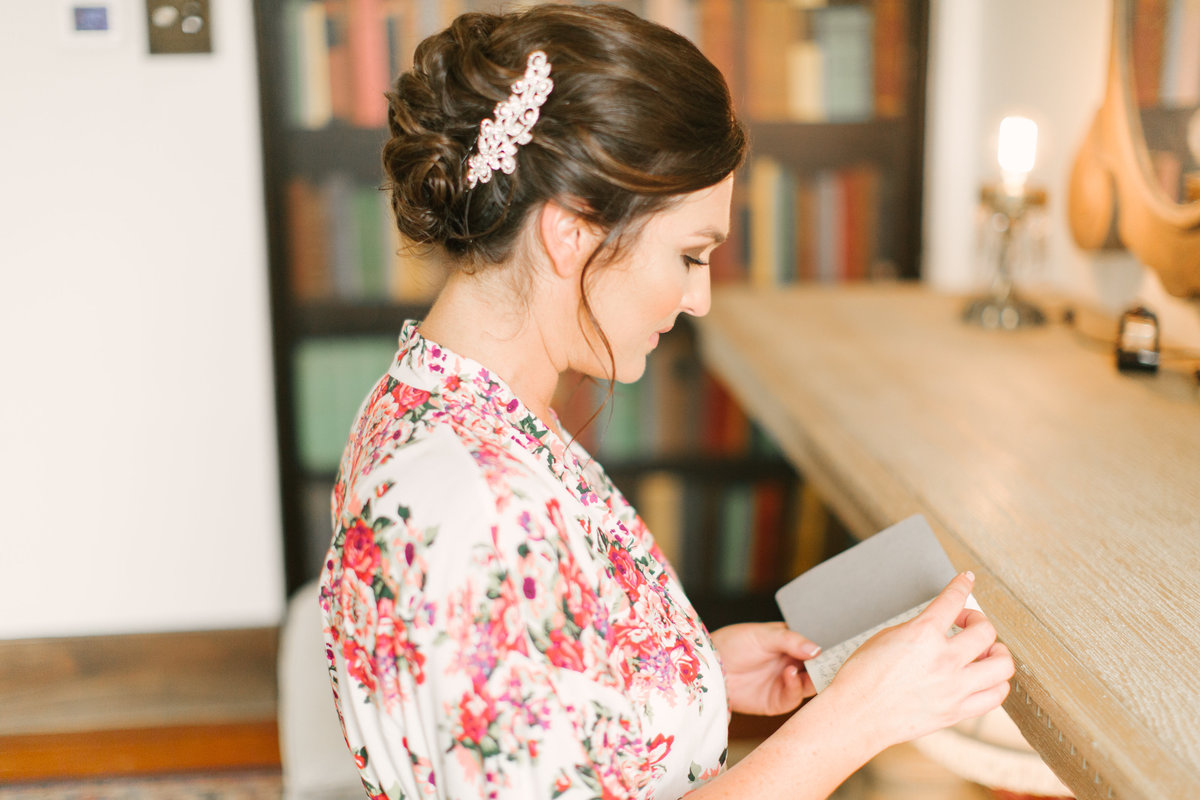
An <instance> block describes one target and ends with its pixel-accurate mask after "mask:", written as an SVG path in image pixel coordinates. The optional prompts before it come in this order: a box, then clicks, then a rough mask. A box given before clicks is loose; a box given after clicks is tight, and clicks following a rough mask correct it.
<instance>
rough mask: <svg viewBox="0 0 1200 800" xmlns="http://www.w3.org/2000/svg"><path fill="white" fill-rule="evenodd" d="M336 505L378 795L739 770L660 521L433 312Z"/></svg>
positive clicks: (345, 722)
mask: <svg viewBox="0 0 1200 800" xmlns="http://www.w3.org/2000/svg"><path fill="white" fill-rule="evenodd" d="M333 516H334V537H333V544H332V547H331V549H330V551H329V556H328V559H327V562H326V565H325V569H324V573H323V575H322V581H321V606H322V611H323V614H324V619H325V638H326V650H327V656H328V658H329V673H330V679H331V681H332V683H333V690H334V699H335V701H336V703H337V707H338V713H339V715H340V717H341V720H342V726H343V730H344V732H345V735H346V740H347V743H348V745H349V747H350V750H351V752H352V754H353V757H354V759H355V760H356V762H357V764H358V767H359V770H360V773H361V775H362V779H363V782H364V785H365V786H366V789H367V792H368V794H370V795H371V796H375V797H388V798H390V799H391V800H399V798H412V799H413V800H416V798H426V797H446V798H476V797H478V798H483V797H489V798H521V799H522V800H535V799H537V798H547V799H549V798H560V797H561V798H674V797H679V796H680V795H683V794H684V793H686V792H687V791H688V790H689V789H691V788H694V787H696V786H698V785H700V784H701V783H703V782H704V781H706V780H707V779H709V778H711V777H712V776H714V775H715V774H717V773H718V772H719V771H720V770H721V769H722V768H723V766H724V762H725V750H726V739H727V723H728V704H727V701H726V697H725V686H724V677H723V674H722V671H721V666H720V663H719V661H718V659H717V655H716V651H715V650H714V648H713V645H712V641H711V640H710V639H709V636H708V632H707V631H706V630H705V628H704V626H703V625H702V624H701V623H700V621H699V619H698V618H697V617H696V613H695V611H694V610H693V608H692V606H691V604H690V603H689V602H688V600H687V598H686V597H685V596H684V593H683V590H682V588H681V587H680V585H679V582H678V580H677V579H676V576H675V574H674V572H673V571H672V570H671V568H670V567H669V566H668V565H667V564H666V562H665V560H664V558H663V556H662V553H661V552H660V551H659V549H658V547H657V546H656V545H655V544H654V541H653V539H652V538H651V536H650V534H649V532H648V531H647V530H646V527H645V525H644V524H643V523H642V520H641V519H640V518H639V517H638V516H637V514H636V513H635V512H634V510H633V509H632V507H630V505H629V504H628V503H627V502H626V500H625V498H624V497H623V496H622V495H621V494H620V492H619V491H618V490H617V489H615V488H614V487H613V485H612V483H611V482H610V481H609V480H608V478H607V477H606V476H605V474H604V472H603V470H602V469H601V468H600V466H599V465H598V464H596V463H595V461H593V460H592V459H591V458H590V457H589V456H588V455H587V454H586V453H585V452H583V450H582V449H581V448H580V447H579V446H578V445H577V444H571V445H570V446H568V445H567V444H566V443H565V442H564V440H563V438H562V437H561V436H560V435H559V434H558V433H557V432H555V431H551V430H546V429H545V427H544V426H543V425H542V424H541V422H540V421H539V420H538V418H537V417H536V416H534V415H533V414H532V413H531V412H530V411H529V410H528V409H527V408H525V407H524V406H523V405H522V404H521V402H520V401H519V400H518V399H517V398H516V397H515V396H514V395H513V394H512V392H511V391H510V390H509V388H508V387H507V386H506V385H505V384H504V383H503V382H502V381H501V380H500V379H499V378H498V377H497V376H495V375H494V374H492V373H490V372H489V371H488V370H487V369H485V368H484V367H482V366H480V365H479V364H478V363H476V362H473V361H471V360H469V359H466V358H463V357H461V356H458V355H456V354H454V353H451V352H449V351H447V350H445V349H444V348H442V347H440V346H438V345H437V344H435V343H433V342H431V341H429V340H427V339H424V338H423V337H422V336H421V335H420V334H419V333H418V331H417V325H416V323H415V322H409V323H407V324H406V325H405V326H404V329H403V332H402V334H401V338H400V349H399V352H398V353H397V355H396V357H395V359H394V361H393V363H392V365H391V368H390V369H389V371H388V374H387V375H386V376H384V378H382V379H381V380H380V382H379V383H378V384H377V385H376V386H375V388H374V390H373V391H372V392H371V393H370V395H369V396H368V397H367V399H366V401H365V402H364V404H363V407H362V409H361V410H360V412H359V415H358V418H357V420H356V421H355V423H354V426H353V429H352V431H351V435H350V441H349V444H348V445H347V448H346V451H345V454H344V456H343V458H342V463H341V467H340V469H339V474H338V479H337V483H336V486H335V488H334V496H333Z"/></svg>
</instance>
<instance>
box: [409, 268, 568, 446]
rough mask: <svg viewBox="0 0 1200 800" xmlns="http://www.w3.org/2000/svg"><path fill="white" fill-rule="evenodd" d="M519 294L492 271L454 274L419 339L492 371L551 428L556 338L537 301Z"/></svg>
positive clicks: (423, 324) (436, 302)
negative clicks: (542, 319)
mask: <svg viewBox="0 0 1200 800" xmlns="http://www.w3.org/2000/svg"><path fill="white" fill-rule="evenodd" d="M532 293H534V294H535V293H536V288H535V289H534V290H533V291H532ZM515 295H516V292H515V291H514V290H513V288H512V287H511V286H509V285H507V283H506V282H505V281H504V280H503V279H502V278H501V277H499V276H496V275H494V274H493V273H492V271H490V270H487V269H485V270H483V274H478V273H477V274H474V275H469V274H466V273H461V272H455V273H453V274H452V275H451V276H450V278H449V279H448V280H447V281H446V285H445V287H443V289H442V291H441V292H440V293H439V294H438V297H437V300H436V301H434V304H433V306H432V308H430V310H429V313H428V314H427V315H426V317H425V320H424V321H423V322H422V323H421V328H420V329H421V335H422V336H425V337H426V338H427V339H429V340H430V341H433V342H437V343H438V344H440V345H442V346H444V347H446V348H448V349H450V350H452V351H453V352H455V353H458V354H459V355H462V356H466V357H467V358H470V359H472V360H473V361H477V362H479V363H480V364H482V365H483V366H485V367H487V368H488V369H489V370H491V371H492V372H494V373H495V374H496V375H497V376H499V377H500V378H501V379H503V380H504V382H505V383H507V384H508V386H509V388H511V389H512V391H513V393H514V394H515V395H516V396H517V398H518V399H519V400H520V401H521V402H522V403H524V404H525V405H526V406H527V407H528V408H529V409H530V410H531V411H533V413H534V414H536V415H537V416H538V418H539V419H540V420H541V421H542V423H543V424H544V425H546V426H547V427H549V426H550V425H551V420H552V415H551V413H550V403H551V400H552V399H553V397H554V390H555V388H556V387H557V385H558V377H559V374H560V372H561V370H560V368H559V367H558V366H557V364H556V356H555V352H554V343H555V341H556V337H555V335H554V331H552V330H545V327H546V325H545V324H544V323H543V322H542V321H540V320H539V319H538V315H537V314H535V313H533V309H534V308H536V307H537V302H536V299H535V298H534V297H532V296H531V297H529V298H528V300H527V301H525V300H521V299H518V298H516V296H515Z"/></svg>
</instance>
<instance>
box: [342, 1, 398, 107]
mask: <svg viewBox="0 0 1200 800" xmlns="http://www.w3.org/2000/svg"><path fill="white" fill-rule="evenodd" d="M347 18H348V19H347V27H346V41H347V44H348V46H349V48H350V74H351V92H352V94H351V97H352V102H351V109H350V121H351V122H352V123H353V124H355V125H357V126H359V127H362V128H382V127H383V126H384V124H386V122H387V100H386V99H385V98H384V94H385V93H386V92H387V89H388V83H389V81H390V74H389V70H390V69H391V63H390V62H391V59H390V58H389V56H388V40H387V22H386V19H385V16H384V7H383V3H382V0H350V7H349V9H348V13H347Z"/></svg>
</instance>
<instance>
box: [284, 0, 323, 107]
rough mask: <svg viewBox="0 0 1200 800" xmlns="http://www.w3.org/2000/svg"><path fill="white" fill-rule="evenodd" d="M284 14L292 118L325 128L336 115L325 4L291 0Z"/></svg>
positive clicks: (309, 0) (310, 0)
mask: <svg viewBox="0 0 1200 800" xmlns="http://www.w3.org/2000/svg"><path fill="white" fill-rule="evenodd" d="M284 15H285V16H284V27H285V31H286V34H285V40H286V41H285V46H286V47H287V53H286V58H287V63H288V73H289V74H288V112H289V122H290V123H291V124H292V125H294V126H296V127H297V128H301V129H316V128H323V127H325V126H326V125H328V124H329V122H330V120H331V119H332V118H333V99H332V97H331V87H330V83H329V37H328V31H327V28H328V24H329V23H328V20H327V19H326V15H325V5H324V3H320V2H312V0H290V2H289V3H288V4H287V6H285V8H284Z"/></svg>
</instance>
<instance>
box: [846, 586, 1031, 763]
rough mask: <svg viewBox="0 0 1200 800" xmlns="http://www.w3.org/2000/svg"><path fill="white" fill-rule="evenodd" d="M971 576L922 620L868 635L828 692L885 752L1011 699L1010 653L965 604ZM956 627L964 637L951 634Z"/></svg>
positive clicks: (939, 599) (922, 615) (941, 598)
mask: <svg viewBox="0 0 1200 800" xmlns="http://www.w3.org/2000/svg"><path fill="white" fill-rule="evenodd" d="M973 584H974V577H973V576H972V575H971V574H970V573H964V574H962V575H959V576H958V577H956V578H955V579H954V580H953V581H951V582H950V584H949V585H948V586H947V587H946V588H945V589H944V590H942V592H941V594H939V595H938V596H937V597H935V598H934V599H933V601H932V602H931V603H930V604H929V605H928V606H926V608H925V610H924V611H922V612H921V613H920V614H919V615H917V617H915V618H914V619H912V620H910V621H909V622H906V623H904V624H902V625H897V626H896V627H894V628H888V629H887V630H884V631H881V632H879V633H878V634H876V635H875V636H873V637H871V639H869V640H868V641H867V642H866V643H865V644H863V646H862V647H860V648H859V649H858V650H857V651H855V653H854V655H852V656H851V657H850V658H849V659H848V660H847V661H846V663H845V664H843V665H842V668H841V670H839V672H838V674H837V677H835V678H834V680H833V683H832V684H831V685H830V687H829V689H828V690H826V693H830V694H836V695H837V697H838V699H839V700H840V701H842V702H845V703H848V704H851V705H852V706H854V707H857V708H859V709H860V710H862V711H863V712H864V713H862V715H861V716H860V720H861V722H862V724H864V725H865V726H866V727H867V728H868V733H874V734H876V735H878V736H879V737H881V742H880V743H881V744H882V746H883V747H887V746H890V745H892V744H897V743H899V742H903V741H908V740H910V739H915V738H917V737H919V736H923V735H925V734H927V733H932V732H933V731H935V730H939V729H941V728H945V727H947V726H949V725H954V724H955V723H957V722H960V721H962V720H964V719H968V718H970V717H977V716H979V715H981V714H983V713H985V712H987V711H990V710H992V709H993V708H995V707H997V706H998V705H1000V703H1002V702H1003V701H1004V698H1005V697H1006V696H1007V695H1008V690H1009V684H1008V680H1009V678H1011V677H1012V675H1013V660H1012V655H1011V654H1010V653H1009V652H1008V648H1007V647H1005V646H1004V645H1003V644H1000V643H998V642H997V641H996V629H995V628H994V627H992V624H991V623H990V622H988V620H987V618H986V617H985V616H984V615H983V614H981V613H980V612H978V611H974V610H971V609H967V608H965V607H964V604H965V603H966V601H967V597H968V596H969V595H970V593H971V587H972V586H973ZM952 625H958V626H959V627H960V628H962V631H961V632H959V633H957V634H955V635H954V636H950V637H948V636H947V635H946V634H947V632H948V631H949V630H950V628H951V626H952Z"/></svg>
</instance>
